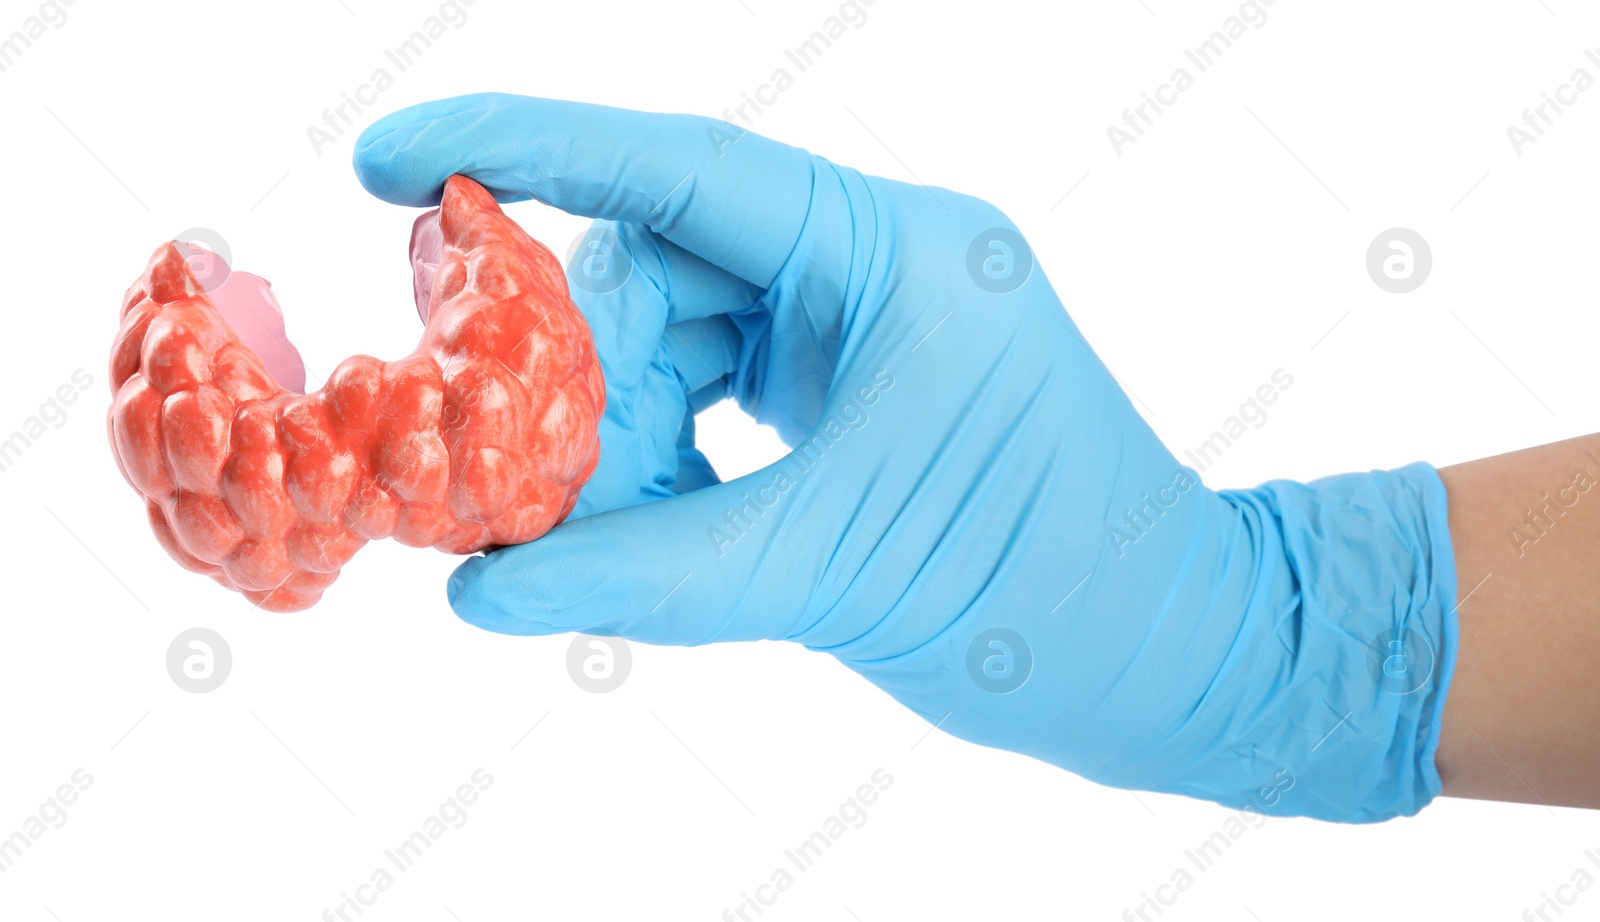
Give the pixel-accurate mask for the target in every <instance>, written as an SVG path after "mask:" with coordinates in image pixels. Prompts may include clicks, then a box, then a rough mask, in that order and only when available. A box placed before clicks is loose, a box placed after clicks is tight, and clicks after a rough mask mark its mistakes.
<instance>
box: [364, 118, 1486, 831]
mask: <svg viewBox="0 0 1600 922" xmlns="http://www.w3.org/2000/svg"><path fill="white" fill-rule="evenodd" d="M355 166H356V170H357V173H358V175H359V176H360V178H361V181H362V183H363V184H364V185H365V186H366V187H367V188H368V189H369V190H370V191H372V192H373V193H374V194H375V195H377V196H378V197H380V198H382V199H384V200H387V201H390V202H395V203H399V204H405V205H416V206H422V205H432V204H434V203H436V202H437V201H438V199H439V194H440V189H441V186H442V184H443V181H444V179H445V177H447V176H448V175H450V174H451V173H463V174H465V175H467V176H469V177H471V178H473V179H475V180H477V181H478V182H480V183H482V184H483V185H485V186H486V187H488V188H489V189H490V190H491V191H493V192H495V193H496V194H497V196H499V197H500V198H501V199H502V200H505V201H513V200H520V199H524V198H529V197H534V198H537V199H539V200H541V201H544V202H546V203H548V204H550V205H553V206H555V207H558V208H562V209H564V210H566V211H568V212H571V213H574V214H578V215H585V216H589V217H594V218H599V219H602V220H601V222H599V223H598V224H597V229H596V231H595V232H594V233H596V234H597V235H598V234H603V233H605V232H610V233H613V234H615V240H614V241H613V244H615V242H616V241H620V242H621V246H620V247H618V249H619V251H621V252H622V253H623V255H624V256H625V257H626V259H627V260H628V262H626V263H621V264H619V265H620V266H622V268H620V269H619V268H615V267H614V268H613V269H612V271H624V272H626V281H625V282H623V283H622V284H621V286H620V287H617V288H616V289H615V290H613V291H603V290H602V289H604V288H606V287H608V285H609V284H610V283H607V284H605V285H593V284H589V283H587V282H582V280H583V279H585V278H588V277H589V276H588V275H585V274H584V273H583V271H582V269H581V263H578V264H575V266H574V267H569V279H570V280H573V281H574V282H575V283H576V284H574V291H573V294H574V298H575V300H576V302H577V304H578V305H579V307H580V308H581V309H582V310H583V311H584V313H585V315H586V316H587V317H588V319H589V321H590V323H591V325H592V326H593V328H594V332H595V335H596V340H597V348H598V350H599V354H600V356H601V361H602V364H603V366H604V369H605V374H606V381H607V387H608V403H607V410H606V417H605V421H604V424H603V427H602V432H601V444H602V459H601V467H600V471H599V473H598V474H597V475H596V477H595V479H594V480H593V481H592V482H591V483H590V484H589V485H588V487H587V488H586V489H585V491H584V494H583V497H582V501H581V502H580V505H579V507H578V512H577V517H575V518H572V519H569V520H568V522H567V523H566V524H564V525H561V526H559V527H557V528H556V529H555V530H554V531H552V532H551V533H550V534H549V535H548V536H546V537H544V538H542V539H540V540H538V541H536V542H534V543H532V544H529V545H524V546H519V547H512V548H506V549H503V550H499V551H496V552H494V553H491V554H489V555H487V556H486V557H477V558H472V559H469V560H467V561H466V562H465V563H464V564H462V566H461V567H460V568H459V569H458V570H457V571H456V573H455V574H454V576H452V578H451V580H450V585H449V595H450V601H451V604H452V605H453V606H454V608H455V610H456V611H457V612H458V613H459V614H460V616H461V617H462V618H464V619H466V620H467V621H469V622H471V623H473V624H476V625H479V626H481V627H484V628H487V629H489V630H493V631H499V632H502V633H508V634H556V633H562V632H568V631H581V632H587V633H594V634H616V635H621V636H623V637H626V638H630V639H634V640H639V641H644V642H648V643H657V644H685V645H687V644H703V643H711V642H714V641H723V640H756V639H781V640H792V641H796V642H798V643H802V644H805V645H806V646H807V647H809V648H811V649H813V650H819V651H825V652H827V653H831V654H832V655H834V656H836V657H838V658H839V659H840V660H841V661H842V662H844V663H845V664H846V665H848V666H849V667H850V668H852V669H854V670H856V671H857V672H859V673H860V674H861V675H863V676H865V677H866V678H867V679H869V680H871V681H872V682H873V683H875V684H877V685H878V686H880V687H882V688H883V689H885V690H886V691H888V692H889V693H890V694H892V695H894V696H895V697H896V698H897V699H899V700H900V701H901V702H903V703H905V704H906V705H907V706H908V707H910V708H912V709H913V710H914V711H916V712H917V713H918V714H920V715H922V716H923V717H924V718H926V719H927V720H929V721H931V722H934V723H937V724H938V726H940V727H941V728H943V729H944V730H946V731H948V732H950V733H952V734H954V735H956V736H959V737H963V738H966V739H969V740H973V741H976V742H978V743H982V744H984V745H988V746H995V747H1000V748H1004V749H1009V750H1014V751H1016V752H1021V753H1026V754H1028V755H1031V756H1034V757H1037V758H1039V759H1043V760H1045V761H1048V762H1051V763H1054V764H1056V765H1059V766H1062V767H1064V768H1067V769H1069V770H1070V771H1073V772H1076V773H1078V774H1080V775H1083V776H1085V777H1087V778H1090V779H1093V780H1095V781H1098V782H1101V783H1104V784H1108V785H1114V786H1119V787H1130V788H1134V789H1140V790H1152V791H1165V792H1174V793H1181V794H1188V795H1192V796H1195V797H1201V798H1206V799H1210V800H1214V801H1217V802H1219V803H1223V804H1226V805H1228V806H1230V807H1234V808H1245V809H1254V810H1258V811H1261V812H1265V813H1269V814H1275V815H1305V816H1313V817H1320V818H1323V819H1328V820H1337V821H1349V822H1361V821H1373V820H1381V819H1385V818H1388V817H1393V816H1398V815H1410V814H1412V813H1415V812H1416V811H1417V810H1419V809H1421V807H1422V806H1424V805H1425V804H1426V803H1427V802H1428V801H1429V800H1431V799H1432V798H1433V797H1434V796H1435V795H1436V794H1437V793H1438V791H1439V778H1438V774H1437V772H1436V770H1435V768H1434V762H1433V756H1434V749H1435V747H1436V745H1437V742H1438V734H1439V723H1440V720H1441V716H1442V714H1443V699H1444V693H1445V690H1446V687H1447V684H1448V681H1449V675H1450V669H1451V664H1452V662H1453V658H1454V654H1455V616H1454V611H1453V609H1454V603H1455V592H1456V580H1455V571H1454V559H1453V554H1452V549H1451V544H1450V538H1449V533H1448V531H1447V524H1446V497H1445V492H1444V488H1443V486H1442V484H1441V483H1440V482H1439V480H1438V477H1437V475H1436V474H1435V472H1434V470H1433V468H1432V467H1429V466H1428V465H1426V464H1420V463H1419V464H1413V465H1410V466H1408V467H1404V468H1400V469H1398V470H1394V471H1388V472H1371V473H1361V474H1347V475H1341V476H1337V477H1332V478H1325V479H1323V480H1319V481H1315V482H1312V483H1309V484H1299V483H1291V482H1287V481H1273V482H1269V483H1267V484H1264V485H1262V486H1260V487H1258V488H1256V489H1254V490H1247V491H1221V492H1213V491H1212V490H1209V489H1207V488H1206V487H1204V486H1203V485H1201V483H1200V482H1199V478H1198V476H1197V475H1196V474H1195V473H1194V471H1192V470H1191V469H1189V468H1187V467H1185V466H1183V465H1181V464H1179V463H1178V461H1177V460H1176V459H1175V458H1174V457H1173V455H1172V454H1171V453H1170V452H1168V451H1167V450H1166V448H1164V447H1163V446H1162V444H1161V443H1160V442H1159V441H1158V440H1157V439H1156V437H1155V435H1154V434H1153V433H1152V432H1151V430H1150V428H1149V426H1147V425H1146V424H1145V422H1144V421H1143V420H1142V419H1141V418H1140V417H1139V414H1138V413H1137V412H1136V411H1135V409H1134V408H1133V406H1132V405H1131V404H1130V403H1129V401H1128V399H1127V398H1126V397H1125V396H1124V394H1123V391H1122V389H1121V388H1120V387H1119V386H1118V384H1117V382H1116V380H1115V379H1114V378H1113V377H1112V375H1111V374H1110V372H1108V371H1107V370H1106V368H1105V366H1104V365H1103V364H1101V362H1100V360H1099V359H1098V358H1097V357H1096V356H1095V354H1094V351H1093V350H1092V349H1090V348H1089V346H1088V344H1087V343H1086V342H1085V341H1084V339H1083V337H1082V336H1081V335H1080V334H1079V331H1078V329H1077V328H1076V327H1075V326H1074V324H1073V322H1072V320H1071V318H1070V317H1068V316H1067V314H1066V312H1065V311H1064V309H1063V308H1062V305H1061V302H1060V300H1059V299H1058V298H1057V297H1056V294H1055V292H1054V291H1053V290H1052V289H1051V286H1050V283H1049V282H1048V281H1047V280H1046V278H1045V274H1044V271H1043V269H1042V268H1041V267H1040V266H1039V265H1038V264H1037V262H1036V261H1035V259H1034V257H1033V255H1032V254H1031V252H1030V250H1029V248H1028V246H1027V244H1026V243H1025V242H1024V241H1023V239H1022V237H1021V235H1020V234H1019V233H1018V231H1017V229H1016V227H1015V225H1014V224H1013V223H1012V222H1011V221H1009V220H1007V218H1006V216H1005V215H1003V214H1002V213H1001V212H1000V211H999V210H997V209H996V208H994V207H993V206H991V205H989V204H987V203H985V202H983V201H980V200H978V199H974V198H971V197H968V196H965V195H960V194H958V193H954V192H950V191H947V190H944V189H938V188H928V187H921V186H914V185H908V184H905V183H901V182H895V181H892V180H887V179H882V178H878V177H873V176H865V175H863V174H861V173H859V172H856V171H855V170H852V169H849V168H847V167H842V166H839V165H837V164H834V163H830V162H829V161H827V160H824V159H823V158H821V157H818V156H814V155H812V154H809V153H807V152H805V151H803V150H799V149H796V148H793V147H789V146H786V145H783V144H780V143H777V142H774V141H771V140H768V139H766V138H763V137H759V136H757V135H755V134H753V133H750V132H747V131H742V130H740V129H738V128H736V127H733V126H731V125H728V124H726V123H723V122H719V121H714V120H710V119H705V118H699V117H692V116H682V115H656V114H645V113H638V112H630V111H625V110H618V109H611V108H604V107H600V106H592V105H584V104H577V103H569V102H559V101H552V100H542V99H531V98H522V97H515V96H505V95H495V94H488V95H478V96H467V97H460V98H456V99H449V100H443V101H437V102H431V103H427V104H424V105H420V106H415V107H412V108H409V109H405V110H402V111H400V112H396V113H394V114H391V115H389V116H387V117H385V118H383V119H381V120H379V121H378V122H377V123H375V124H373V125H372V126H371V127H370V128H368V129H367V131H366V132H364V133H363V134H362V136H361V138H360V139H359V141H358V142H357V145H356V153H355ZM594 252H597V253H600V252H601V251H594ZM580 255H582V254H580ZM602 255H603V254H602ZM590 274H591V275H592V274H593V273H590ZM610 278H611V279H612V282H614V281H615V278H614V277H610ZM590 288H593V289H595V290H594V291H591V290H588V289H590ZM730 392H731V393H732V394H733V395H734V396H736V397H737V399H738V400H739V402H740V404H741V405H742V406H743V407H744V408H746V409H747V410H748V411H749V412H751V413H753V414H754V415H755V417H756V418H757V419H758V420H760V421H761V422H764V423H769V424H771V425H773V426H774V427H776V429H777V431H778V433H779V434H780V435H781V436H782V438H783V439H784V441H785V442H786V443H787V444H788V445H790V446H791V447H792V448H793V451H792V452H791V453H790V454H789V455H788V456H786V457H785V458H783V459H782V460H780V461H779V462H777V463H776V464H774V465H772V466H771V467H769V468H766V469H764V470H761V471H758V472H756V473H753V474H750V475H748V476H745V477H741V478H739V479H737V480H733V481H729V482H726V483H719V482H717V481H716V478H715V475H714V474H712V473H711V468H710V466H709V465H708V464H707V463H706V462H705V459H704V458H703V456H701V455H700V453H699V452H698V451H697V450H696V449H695V447H694V444H693V413H694V411H695V410H697V409H700V408H703V406H705V405H708V404H709V403H711V402H714V401H715V400H716V399H718V398H720V397H722V396H723V395H725V394H727V393H730Z"/></svg>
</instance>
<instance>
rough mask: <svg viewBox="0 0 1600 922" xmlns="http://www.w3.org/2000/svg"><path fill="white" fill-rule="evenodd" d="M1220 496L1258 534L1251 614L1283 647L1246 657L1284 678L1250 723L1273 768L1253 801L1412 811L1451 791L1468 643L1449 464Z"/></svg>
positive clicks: (1260, 805) (1368, 811) (1351, 815)
mask: <svg viewBox="0 0 1600 922" xmlns="http://www.w3.org/2000/svg"><path fill="white" fill-rule="evenodd" d="M1218 496H1219V497H1221V498H1222V499H1223V500H1224V501H1225V502H1227V503H1229V504H1231V505H1233V506H1234V507H1235V508H1236V509H1237V510H1238V511H1239V513H1240V515H1241V519H1242V521H1243V523H1244V527H1245V528H1246V530H1248V531H1251V532H1255V533H1256V536H1255V541H1254V542H1253V543H1254V544H1255V547H1256V551H1257V554H1258V560H1259V562H1260V566H1259V567H1258V568H1257V569H1256V570H1255V585H1254V586H1253V587H1252V591H1251V592H1250V601H1249V612H1248V614H1247V616H1246V622H1247V623H1248V624H1250V625H1252V626H1253V627H1254V628H1256V629H1257V630H1253V631H1251V633H1253V634H1258V635H1259V634H1260V632H1261V631H1267V632H1270V634H1271V636H1272V637H1273V639H1274V640H1275V641H1276V644H1274V646H1278V651H1277V655H1275V656H1272V657H1269V658H1268V659H1267V660H1266V661H1265V662H1262V661H1261V660H1257V661H1256V662H1255V663H1254V664H1253V665H1252V666H1250V667H1248V668H1259V669H1262V670H1263V674H1262V676H1261V681H1263V682H1269V683H1270V686H1271V690H1270V691H1269V692H1267V693H1266V694H1264V700H1263V701H1261V702H1260V704H1261V706H1260V707H1259V708H1258V709H1257V712H1256V714H1255V715H1254V719H1253V720H1252V721H1251V723H1253V724H1254V726H1241V727H1240V728H1239V729H1240V730H1241V733H1240V736H1239V737H1238V738H1242V739H1246V740H1249V741H1250V743H1249V746H1248V749H1249V752H1250V760H1251V761H1252V762H1257V763H1260V764H1257V765H1254V766H1253V772H1252V774H1251V777H1261V778H1263V779H1268V780H1267V783H1266V785H1265V786H1264V787H1261V788H1258V789H1256V790H1255V791H1253V792H1246V793H1245V797H1246V798H1247V800H1248V801H1250V803H1248V804H1247V805H1246V806H1249V807H1252V808H1254V809H1258V810H1260V811H1261V812H1263V813H1268V814H1278V815H1300V816H1311V817H1316V818H1319V819H1324V820H1332V821H1336V822H1352V823H1359V822H1376V821H1380V820H1385V819H1390V818H1393V817H1396V816H1411V815H1413V814H1415V813H1416V812H1417V811H1419V810H1421V809H1422V808H1423V807H1424V806H1426V805H1427V804H1428V803H1429V802H1430V801H1432V800H1433V798H1434V797H1436V796H1437V795H1438V794H1439V791H1440V780H1439V772H1438V769H1437V768H1436V766H1435V762H1434V758H1435V753H1436V752H1437V750H1438V745H1439V732H1440V727H1441V724H1442V721H1443V718H1444V712H1445V696H1446V693H1447V692H1448V690H1449V685H1450V679H1451V675H1452V673H1453V671H1454V667H1455V657H1456V651H1457V647H1458V623H1457V617H1456V570H1455V553H1454V548H1453V545H1452V543H1451V540H1450V531H1449V515H1448V513H1449V508H1448V500H1447V496H1446V493H1445V488H1444V484H1443V482H1442V481H1440V479H1439V475H1438V472H1437V471H1436V470H1435V469H1434V468H1433V467H1432V466H1431V465H1429V464H1426V463H1421V462H1419V463H1415V464H1410V465H1407V466H1405V467H1401V468H1397V469H1395V470H1390V471H1371V472H1367V473H1353V474H1341V475H1337V476H1333V477H1325V478H1322V479H1319V480H1314V481H1311V482H1310V483H1304V484H1302V483H1295V482H1291V481H1269V482H1268V483H1265V484H1262V485H1261V486H1259V487H1256V488H1255V489H1253V490H1224V491H1219V493H1218ZM1267 649H1271V648H1270V647H1268V648H1267ZM1235 666H1236V668H1237V667H1241V666H1244V664H1243V663H1236V664H1235ZM1235 754H1237V750H1235ZM1286 782H1287V783H1286ZM1221 793H1223V792H1220V791H1211V792H1209V793H1208V794H1203V795H1202V796H1210V797H1212V798H1213V799H1221V798H1220V797H1218V796H1217V795H1219V794H1221ZM1238 796H1239V794H1238V793H1237V792H1234V793H1233V797H1235V798H1237V797H1238Z"/></svg>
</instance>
